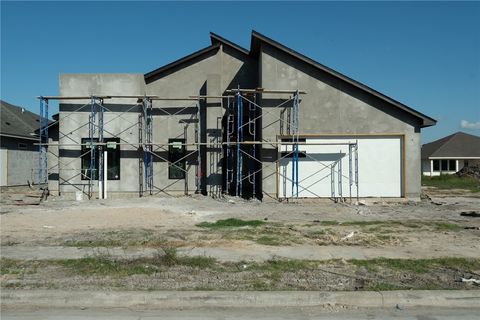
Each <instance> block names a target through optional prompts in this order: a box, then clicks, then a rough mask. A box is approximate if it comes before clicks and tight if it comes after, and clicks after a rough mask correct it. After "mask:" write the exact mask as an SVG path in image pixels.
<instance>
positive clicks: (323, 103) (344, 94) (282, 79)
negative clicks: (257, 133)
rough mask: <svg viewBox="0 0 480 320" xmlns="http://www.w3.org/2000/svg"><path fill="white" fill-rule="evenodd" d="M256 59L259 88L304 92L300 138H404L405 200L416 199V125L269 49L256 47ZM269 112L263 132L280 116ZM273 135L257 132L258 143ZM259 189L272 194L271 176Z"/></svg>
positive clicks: (277, 129) (275, 128)
mask: <svg viewBox="0 0 480 320" xmlns="http://www.w3.org/2000/svg"><path fill="white" fill-rule="evenodd" d="M260 55H261V57H260V61H261V67H260V70H261V85H262V87H264V88H269V89H292V90H295V89H301V90H305V91H306V92H307V94H306V95H302V96H301V103H300V108H299V109H300V112H299V132H300V134H352V135H355V134H404V135H405V153H406V154H405V159H406V195H407V196H409V197H417V196H418V195H419V194H420V174H419V173H420V127H419V123H418V120H416V119H415V118H413V116H411V115H409V114H406V113H405V112H400V111H398V110H397V109H394V108H392V107H391V106H389V105H387V104H386V103H385V102H383V101H380V100H379V99H374V98H372V97H371V96H368V95H366V94H365V93H363V92H362V91H360V90H359V89H358V88H355V87H353V86H351V85H347V84H345V83H343V82H341V81H340V80H338V79H336V78H334V77H332V76H330V75H328V74H326V73H325V72H322V71H319V70H317V69H314V68H312V67H310V66H308V65H306V64H305V63H304V62H301V61H299V60H296V59H294V58H293V57H291V56H289V55H286V54H285V53H282V52H280V51H278V50H276V49H275V48H273V47H271V46H268V45H264V46H262V49H261V53H260ZM282 98H285V95H274V94H264V95H263V100H264V101H263V103H264V104H268V103H269V102H268V100H269V99H272V100H273V101H275V99H282ZM272 105H273V103H272ZM269 111H270V112H271V114H267V115H264V117H263V126H264V127H265V126H266V125H267V124H269V123H273V122H274V121H276V120H277V119H278V118H279V117H280V110H269ZM277 122H278V120H277ZM279 134H280V126H279V124H278V123H277V124H276V125H272V126H268V128H266V129H265V130H264V131H263V138H264V139H268V140H272V141H275V140H276V136H277V135H279ZM369 156H374V155H369ZM272 170H274V168H272ZM263 174H264V177H266V176H268V175H269V174H270V172H269V171H268V170H265V171H264V173H263ZM264 190H265V191H266V192H270V193H274V192H275V180H274V178H273V177H272V178H270V179H266V181H265V183H264Z"/></svg>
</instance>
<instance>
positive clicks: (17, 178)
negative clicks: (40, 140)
mask: <svg viewBox="0 0 480 320" xmlns="http://www.w3.org/2000/svg"><path fill="white" fill-rule="evenodd" d="M0 140H1V149H2V164H1V167H2V173H1V175H2V179H1V180H2V186H4V185H5V186H17V185H27V182H28V181H29V182H31V183H32V182H35V181H36V180H37V170H38V167H39V162H38V151H37V148H38V147H37V146H35V145H34V143H35V142H36V141H33V140H29V139H20V138H13V137H5V136H2V137H1V138H0ZM20 143H21V144H24V145H25V147H26V150H21V149H19V144H20Z"/></svg>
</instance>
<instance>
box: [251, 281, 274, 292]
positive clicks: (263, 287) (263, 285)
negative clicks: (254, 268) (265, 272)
mask: <svg viewBox="0 0 480 320" xmlns="http://www.w3.org/2000/svg"><path fill="white" fill-rule="evenodd" d="M252 288H253V289H254V290H257V291H268V290H271V286H270V284H269V283H268V282H267V281H265V280H262V279H255V280H253V282H252Z"/></svg>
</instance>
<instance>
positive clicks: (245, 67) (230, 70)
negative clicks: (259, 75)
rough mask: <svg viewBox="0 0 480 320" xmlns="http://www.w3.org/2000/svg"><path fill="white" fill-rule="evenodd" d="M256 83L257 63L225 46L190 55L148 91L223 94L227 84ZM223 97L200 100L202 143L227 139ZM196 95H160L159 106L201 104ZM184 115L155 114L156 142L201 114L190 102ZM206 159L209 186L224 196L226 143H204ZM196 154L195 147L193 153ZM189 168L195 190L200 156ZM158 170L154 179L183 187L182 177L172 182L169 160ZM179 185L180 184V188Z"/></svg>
mask: <svg viewBox="0 0 480 320" xmlns="http://www.w3.org/2000/svg"><path fill="white" fill-rule="evenodd" d="M255 84H256V64H255V63H254V62H253V61H251V60H250V59H247V57H246V56H244V55H241V54H238V53H236V52H235V51H233V50H231V49H229V48H227V47H223V46H221V47H220V48H219V49H218V50H216V51H212V52H209V53H208V54H205V55H204V56H202V57H200V58H198V59H196V60H193V61H191V62H190V63H189V64H188V65H183V66H182V67H181V68H178V69H174V70H172V71H170V72H169V73H168V74H166V75H163V76H162V77H161V78H159V79H157V80H155V81H153V82H150V83H148V84H147V94H149V95H157V96H161V97H165V98H183V97H189V96H198V95H209V96H220V95H222V94H224V92H225V90H227V89H230V88H233V87H237V86H238V85H240V86H242V87H252V86H254V85H255ZM223 102H224V101H222V99H218V98H209V99H205V100H201V101H200V104H199V107H200V110H199V115H198V116H199V117H200V120H201V123H203V124H204V126H201V128H200V130H201V139H200V140H201V141H200V142H202V143H207V142H208V143H210V144H215V143H221V141H222V118H223V114H224V105H223ZM196 105H197V103H196V102H195V101H183V102H182V101H155V102H154V106H162V107H173V109H174V110H175V109H176V110H180V109H182V108H184V107H186V106H192V107H193V106H196ZM189 110H190V111H187V110H185V112H182V113H181V114H179V115H175V116H171V115H161V114H160V115H157V116H156V117H154V139H153V140H154V142H156V143H166V142H168V138H174V137H184V134H183V132H184V128H185V124H183V123H180V121H181V120H185V119H191V118H196V117H197V109H195V108H189ZM185 138H186V141H187V143H191V142H194V141H195V130H194V125H188V127H187V129H186V137H185ZM187 149H188V151H187V152H189V153H192V151H194V150H195V149H196V147H195V146H188V147H187ZM201 154H202V159H203V160H204V161H203V163H202V166H201V168H200V172H201V175H202V177H203V178H202V181H203V185H204V192H205V193H208V194H210V195H212V196H219V195H220V194H221V191H222V190H221V189H222V180H221V178H222V164H221V161H222V149H221V146H220V145H218V147H216V148H205V147H201ZM192 156H195V157H196V153H194V152H193V153H192ZM190 163H191V164H192V165H191V166H190V170H189V172H188V184H189V190H195V189H196V186H195V167H194V166H195V165H196V163H197V162H196V159H192V161H190ZM156 166H157V167H158V171H159V172H163V173H162V174H157V175H155V178H154V179H155V184H156V185H158V186H169V187H168V189H167V190H172V191H178V192H180V191H183V185H182V182H183V181H179V182H173V184H172V181H171V180H169V179H168V176H167V174H166V172H167V163H164V162H163V163H162V162H159V163H158V164H156ZM178 188H179V189H178Z"/></svg>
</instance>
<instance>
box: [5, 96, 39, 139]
mask: <svg viewBox="0 0 480 320" xmlns="http://www.w3.org/2000/svg"><path fill="white" fill-rule="evenodd" d="M0 104H1V106H0V119H1V125H0V134H1V135H8V136H15V137H22V138H24V139H31V140H37V138H36V137H35V136H34V133H35V130H37V129H38V128H39V125H40V122H39V121H40V120H39V119H40V117H39V115H37V114H35V113H33V112H30V111H27V110H25V109H24V108H22V107H18V106H15V105H13V104H10V103H8V102H5V101H3V100H0Z"/></svg>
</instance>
